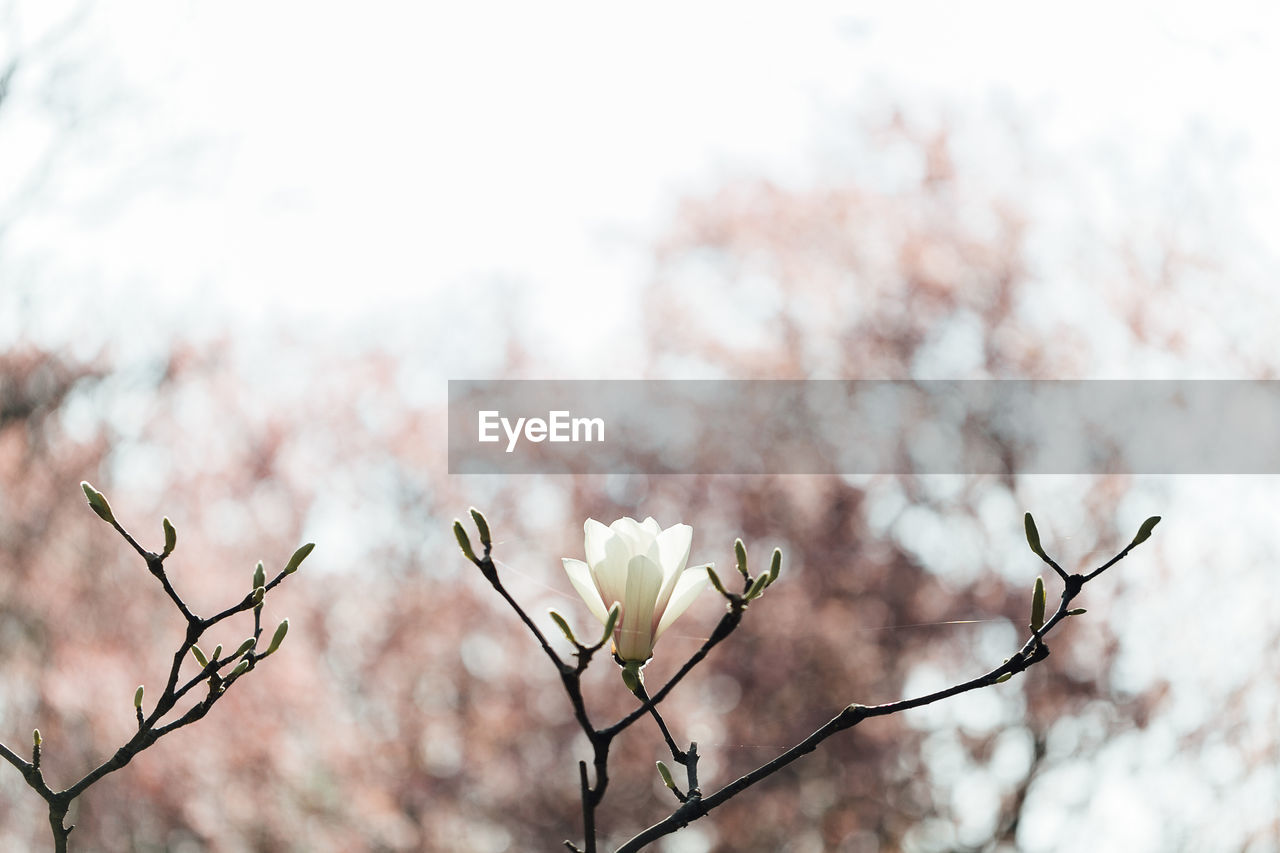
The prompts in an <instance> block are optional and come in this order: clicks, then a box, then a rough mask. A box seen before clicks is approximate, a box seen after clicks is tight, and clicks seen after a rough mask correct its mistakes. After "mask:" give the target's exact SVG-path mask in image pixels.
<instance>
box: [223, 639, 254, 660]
mask: <svg viewBox="0 0 1280 853" xmlns="http://www.w3.org/2000/svg"><path fill="white" fill-rule="evenodd" d="M257 644H258V641H257V640H256V639H255V638H253V637H249V638H248V639H247V640H245V641H244V642H243V643H241V644H240V648H238V649H236V651H235V654H233V655H231V657H229V658H227V660H235V659H236V658H238V657H240V656H241V655H242V654H244V653H245V652H247V651H249V649H251V648H253V647H254V646H256V645H257ZM218 648H222V646H218Z"/></svg>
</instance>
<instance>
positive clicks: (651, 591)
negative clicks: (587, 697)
mask: <svg viewBox="0 0 1280 853" xmlns="http://www.w3.org/2000/svg"><path fill="white" fill-rule="evenodd" d="M661 587H662V569H661V568H659V567H658V564H657V563H655V562H653V560H650V559H649V558H648V557H646V556H645V555H644V554H637V555H636V556H634V557H632V558H631V562H630V563H629V564H628V565H627V594H626V598H624V599H623V600H622V620H621V624H620V625H619V627H618V637H617V645H618V657H620V658H622V659H623V660H635V661H641V662H644V661H647V660H648V659H649V658H650V657H651V656H652V655H653V616H654V611H653V606H654V604H655V603H656V602H657V599H658V591H659V589H661Z"/></svg>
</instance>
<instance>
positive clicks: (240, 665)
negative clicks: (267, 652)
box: [227, 658, 249, 681]
mask: <svg viewBox="0 0 1280 853" xmlns="http://www.w3.org/2000/svg"><path fill="white" fill-rule="evenodd" d="M248 668H249V660H248V659H247V658H246V659H245V660H242V661H240V663H238V664H236V668H235V669H233V670H231V674H230V675H228V676H227V681H230V680H231V679H233V678H235V677H237V676H238V675H240V673H242V672H244V671H245V670H246V669H248Z"/></svg>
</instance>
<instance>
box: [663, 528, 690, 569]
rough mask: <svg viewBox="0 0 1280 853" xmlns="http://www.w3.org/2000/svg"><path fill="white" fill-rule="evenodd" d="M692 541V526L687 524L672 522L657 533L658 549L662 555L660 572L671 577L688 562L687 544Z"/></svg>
mask: <svg viewBox="0 0 1280 853" xmlns="http://www.w3.org/2000/svg"><path fill="white" fill-rule="evenodd" d="M692 543H693V528H692V527H690V526H689V525H687V524H674V525H672V526H671V527H668V528H667V529H666V530H664V531H662V533H660V534H659V535H658V551H659V553H660V554H661V555H662V573H663V575H664V576H666V577H671V576H673V575H677V574H679V573H680V571H681V570H682V569H684V566H685V563H687V562H689V546H690V545H691V544H692Z"/></svg>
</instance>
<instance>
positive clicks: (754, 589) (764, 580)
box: [746, 575, 769, 601]
mask: <svg viewBox="0 0 1280 853" xmlns="http://www.w3.org/2000/svg"><path fill="white" fill-rule="evenodd" d="M768 585H769V576H768V575H761V576H760V577H758V578H756V579H755V582H753V583H752V584H751V588H750V589H748V590H747V595H746V598H747V601H751V600H752V599H755V598H759V597H760V596H761V595H762V594H763V593H764V588H765V587H766V586H768Z"/></svg>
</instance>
